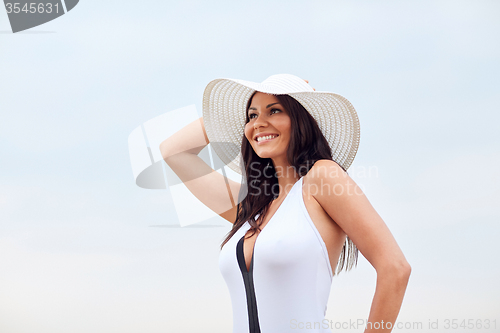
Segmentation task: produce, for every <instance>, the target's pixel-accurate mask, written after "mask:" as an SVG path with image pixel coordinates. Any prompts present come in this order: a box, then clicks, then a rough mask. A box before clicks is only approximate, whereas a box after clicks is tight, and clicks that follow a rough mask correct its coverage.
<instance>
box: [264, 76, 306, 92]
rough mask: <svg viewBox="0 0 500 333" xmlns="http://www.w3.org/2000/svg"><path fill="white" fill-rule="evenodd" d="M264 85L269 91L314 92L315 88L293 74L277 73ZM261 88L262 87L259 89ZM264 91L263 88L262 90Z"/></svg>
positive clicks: (265, 81)
mask: <svg viewBox="0 0 500 333" xmlns="http://www.w3.org/2000/svg"><path fill="white" fill-rule="evenodd" d="M261 85H262V86H265V87H267V88H268V89H263V90H268V91H269V92H271V91H273V92H274V93H276V92H277V93H282V94H291V93H299V92H312V91H314V89H313V88H312V87H311V86H310V85H309V84H307V83H306V81H304V80H302V79H301V78H299V77H297V76H295V75H291V74H276V75H271V76H270V77H268V78H267V79H265V80H264V81H263V82H262V83H261ZM257 90H260V89H257ZM261 91H262V90H261Z"/></svg>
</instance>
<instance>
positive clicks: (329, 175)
mask: <svg viewBox="0 0 500 333" xmlns="http://www.w3.org/2000/svg"><path fill="white" fill-rule="evenodd" d="M309 173H310V174H311V175H312V177H308V178H309V181H308V183H309V185H313V184H314V185H315V188H314V189H317V190H313V188H311V191H310V193H311V194H312V195H313V196H314V198H316V200H317V201H318V202H319V203H320V204H321V206H322V207H323V209H324V210H325V211H326V212H327V213H328V215H330V217H331V218H332V219H333V220H334V221H335V222H336V223H337V224H338V225H339V226H340V227H341V228H342V230H343V231H344V232H345V233H346V234H347V236H349V238H350V239H351V240H352V241H353V242H354V244H355V245H356V247H357V248H358V249H359V251H361V253H362V254H363V256H364V257H365V258H366V259H367V260H368V261H369V262H370V263H371V264H372V266H373V267H374V268H375V270H376V271H377V286H376V289H375V295H374V298H373V302H372V306H371V309H370V315H369V317H368V325H367V329H366V330H365V333H371V332H390V331H391V330H392V326H393V325H394V323H395V321H396V318H397V316H398V313H399V310H400V308H401V303H402V302H403V297H404V294H405V291H406V286H407V284H408V280H409V277H410V272H411V267H410V265H409V264H408V262H407V261H406V258H405V257H404V255H403V252H402V251H401V249H400V248H399V246H398V244H397V243H396V240H395V239H394V237H393V236H392V234H391V232H390V231H389V228H387V226H386V224H385V223H384V221H383V220H382V218H381V217H380V215H378V213H377V212H376V211H375V209H374V208H373V206H372V205H371V204H370V202H369V201H368V199H367V197H366V196H365V195H364V193H363V192H362V191H361V188H359V187H358V185H357V184H356V183H355V182H354V181H353V180H352V179H351V177H349V175H347V174H346V173H345V172H344V171H343V170H342V168H340V166H339V165H338V164H337V163H335V162H333V161H328V160H320V161H317V162H316V163H315V165H314V166H313V168H311V170H310V172H309ZM388 322H390V323H391V324H392V325H391V324H389V325H387V323H388ZM370 323H371V324H370ZM377 323H378V324H377ZM387 326H389V327H390V328H387ZM375 327H377V328H378V329H375Z"/></svg>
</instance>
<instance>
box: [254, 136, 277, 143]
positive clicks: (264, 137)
mask: <svg viewBox="0 0 500 333" xmlns="http://www.w3.org/2000/svg"><path fill="white" fill-rule="evenodd" d="M278 136H279V135H277V134H273V135H266V136H260V137H258V138H257V139H256V140H255V141H257V143H264V142H267V141H271V140H273V139H275V138H277V137H278Z"/></svg>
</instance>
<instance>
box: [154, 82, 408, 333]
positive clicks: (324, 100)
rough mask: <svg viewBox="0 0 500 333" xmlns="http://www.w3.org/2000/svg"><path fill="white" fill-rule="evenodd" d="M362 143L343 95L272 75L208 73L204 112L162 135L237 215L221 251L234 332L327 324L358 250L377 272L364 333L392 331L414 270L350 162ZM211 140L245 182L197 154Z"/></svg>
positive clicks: (175, 161) (191, 183) (203, 189)
mask: <svg viewBox="0 0 500 333" xmlns="http://www.w3.org/2000/svg"><path fill="white" fill-rule="evenodd" d="M358 142H359V123H358V119H357V115H356V112H355V111H354V108H352V105H351V104H350V103H349V102H348V101H347V100H345V99H344V98H343V97H341V96H339V95H336V94H333V93H324V92H315V91H314V89H313V88H311V87H310V86H309V85H308V84H307V83H305V82H304V81H303V80H301V79H299V78H297V77H295V76H292V75H274V76H271V77H270V78H268V79H267V80H265V81H264V82H262V83H253V82H247V81H241V80H230V79H219V80H214V81H212V82H211V83H210V84H209V85H208V86H207V88H206V89H205V93H204V100H203V119H201V118H200V119H199V120H198V121H195V122H193V123H191V124H190V125H188V126H186V127H185V128H184V129H182V130H181V131H179V132H177V133H176V134H174V135H173V136H171V137H170V138H168V139H167V140H165V141H164V142H163V143H162V144H161V145H160V149H161V152H162V156H163V157H164V159H165V161H166V162H167V163H168V164H169V166H170V167H171V168H172V169H173V170H174V171H175V172H176V174H177V175H178V176H179V178H180V179H181V180H182V181H183V182H184V183H185V184H186V186H187V187H188V189H189V190H190V191H191V192H192V193H193V194H194V195H195V196H196V197H197V198H198V199H200V200H201V201H202V202H203V203H204V204H205V205H207V206H208V207H209V208H210V209H212V210H213V211H215V212H216V213H218V214H219V215H220V216H221V217H223V218H224V219H226V220H228V221H229V222H231V223H233V227H232V229H231V231H230V232H229V234H228V236H227V238H226V239H225V240H224V241H223V243H222V246H221V247H222V249H221V253H220V258H219V266H220V269H221V272H222V275H223V276H224V279H225V280H226V283H227V285H228V288H229V291H230V294H231V301H232V305H233V333H242V332H249V333H255V332H263V333H276V332H296V331H301V330H303V331H307V332H330V330H329V327H330V326H329V322H328V321H327V320H324V319H325V318H324V316H325V313H326V304H327V302H328V296H329V292H330V286H331V282H332V277H333V276H334V270H333V267H336V270H335V273H338V272H340V271H341V270H342V269H344V268H345V269H350V268H351V267H352V265H353V264H354V263H355V261H356V258H357V251H358V249H359V250H360V251H361V252H362V254H363V255H364V257H365V258H366V259H367V260H368V261H369V262H370V263H371V264H372V265H373V267H374V268H375V269H376V271H377V286H376V291H375V295H374V299H373V303H372V307H371V311H370V314H369V318H368V322H369V323H368V325H367V327H366V331H365V332H390V331H391V330H392V324H393V323H394V322H395V320H396V318H397V315H398V313H399V309H400V307H401V303H402V300H403V296H404V293H405V290H406V285H407V283H408V279H409V275H410V271H411V269H410V266H409V264H408V262H407V261H406V259H405V257H404V255H403V253H402V252H401V250H400V248H399V247H398V245H397V243H396V241H395V240H394V238H393V236H392V234H391V233H390V231H389V230H388V228H387V226H386V225H385V223H384V222H383V220H382V219H381V218H380V216H379V215H378V214H377V213H376V211H375V210H374V209H373V207H372V206H371V204H370V203H369V201H368V200H367V198H366V196H365V195H364V194H363V193H362V191H361V189H360V188H359V187H358V186H357V185H356V183H355V182H354V181H353V180H352V179H351V178H350V177H349V176H348V175H347V173H346V170H347V169H348V167H349V166H350V164H351V163H352V160H353V158H354V156H355V154H356V151H357V147H358ZM208 143H212V146H213V148H214V150H215V152H216V153H217V155H218V156H219V157H220V158H221V160H222V161H223V162H225V163H226V164H227V165H228V166H229V167H230V168H231V169H233V170H234V171H236V172H239V173H240V174H242V175H243V184H238V183H236V182H234V181H232V180H230V179H228V178H226V177H224V176H223V175H221V174H219V173H218V172H215V171H214V170H212V169H211V168H210V167H209V166H208V165H206V164H205V163H204V162H203V161H202V160H201V159H200V158H198V157H197V154H198V153H199V152H200V151H201V149H203V147H205V146H206V145H207V144H208ZM261 234H262V236H261ZM257 240H258V242H257Z"/></svg>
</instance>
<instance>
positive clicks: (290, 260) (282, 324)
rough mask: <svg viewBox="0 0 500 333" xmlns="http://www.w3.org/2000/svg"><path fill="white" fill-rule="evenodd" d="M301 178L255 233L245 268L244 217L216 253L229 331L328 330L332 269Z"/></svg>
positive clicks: (276, 332)
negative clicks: (227, 297) (228, 311)
mask: <svg viewBox="0 0 500 333" xmlns="http://www.w3.org/2000/svg"><path fill="white" fill-rule="evenodd" d="M302 179H303V178H300V179H299V180H298V181H297V182H296V183H295V184H294V185H293V187H292V189H291V190H290V191H289V192H288V194H287V196H286V197H285V199H284V200H283V202H282V203H281V205H280V206H279V208H278V210H277V211H276V213H275V214H274V215H273V216H272V218H271V219H270V220H269V222H268V223H267V224H266V225H265V226H264V228H263V229H262V231H261V232H260V234H258V236H257V239H256V241H255V245H254V249H253V255H252V260H251V264H250V269H249V270H248V271H247V268H246V264H245V258H244V254H243V237H244V235H245V234H246V232H247V231H248V230H249V229H250V224H249V223H248V221H247V222H245V223H244V224H243V225H242V226H241V228H240V229H239V230H238V231H237V232H236V233H235V234H234V235H233V237H231V239H230V240H229V241H228V242H227V243H226V244H225V245H224V247H223V248H222V250H221V252H220V256H219V268H220V271H221V273H222V275H223V277H224V279H225V281H226V283H227V286H228V288H229V293H230V295H231V302H232V306H233V333H284V332H297V331H298V332H310V333H313V332H314V333H320V332H321V333H324V332H328V333H330V332H331V330H330V329H329V328H328V327H329V325H328V322H327V320H326V319H325V314H326V305H327V303H328V296H329V294H330V287H331V283H332V277H333V275H332V268H331V266H330V261H329V258H328V252H327V249H326V246H325V243H324V242H323V239H322V238H321V235H320V234H319V232H318V230H317V229H316V226H315V225H314V223H313V222H312V220H311V217H310V216H309V213H308V212H307V209H306V206H305V204H304V199H303V197H302ZM256 217H258V216H256Z"/></svg>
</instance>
